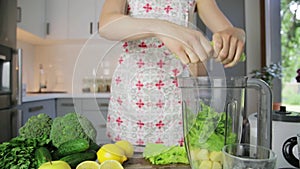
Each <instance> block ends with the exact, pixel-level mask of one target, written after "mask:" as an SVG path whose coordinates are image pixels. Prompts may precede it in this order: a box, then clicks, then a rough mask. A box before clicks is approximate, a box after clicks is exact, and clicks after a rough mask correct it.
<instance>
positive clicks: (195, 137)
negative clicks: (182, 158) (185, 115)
mask: <svg viewBox="0 0 300 169" xmlns="http://www.w3.org/2000/svg"><path fill="white" fill-rule="evenodd" d="M200 104H201V111H199V112H198V114H197V116H196V118H194V119H193V120H192V121H190V122H189V124H188V125H189V129H188V133H187V136H186V137H188V144H189V145H190V147H198V148H204V149H208V150H209V151H221V149H222V148H223V146H224V144H225V137H226V135H227V138H226V142H227V144H231V143H234V142H235V141H236V134H235V133H232V132H230V131H231V126H232V124H231V123H232V119H230V117H227V118H226V113H225V112H221V113H218V112H216V111H215V110H214V109H213V108H211V107H209V106H207V105H205V104H204V103H200ZM226 123H227V125H226ZM226 127H227V133H226Z"/></svg>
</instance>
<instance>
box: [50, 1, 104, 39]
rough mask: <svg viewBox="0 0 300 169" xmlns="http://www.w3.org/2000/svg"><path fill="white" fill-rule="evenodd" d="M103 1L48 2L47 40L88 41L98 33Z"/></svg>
mask: <svg viewBox="0 0 300 169" xmlns="http://www.w3.org/2000/svg"><path fill="white" fill-rule="evenodd" d="M102 5H103V0H47V3H46V7H47V13H46V18H47V19H46V21H47V36H46V38H47V39H88V38H89V37H90V36H91V35H93V34H94V33H96V32H97V31H98V18H99V14H100V11H101V8H102Z"/></svg>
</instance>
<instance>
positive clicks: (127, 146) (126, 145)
mask: <svg viewBox="0 0 300 169" xmlns="http://www.w3.org/2000/svg"><path fill="white" fill-rule="evenodd" d="M115 144H116V145H117V146H119V147H121V148H122V149H123V150H124V151H125V155H126V156H127V157H132V156H133V153H134V148H133V145H132V144H131V143H130V142H129V141H126V140H120V141H117V142H116V143H115Z"/></svg>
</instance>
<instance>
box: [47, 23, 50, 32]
mask: <svg viewBox="0 0 300 169" xmlns="http://www.w3.org/2000/svg"><path fill="white" fill-rule="evenodd" d="M46 34H47V35H49V34H50V23H49V22H47V24H46Z"/></svg>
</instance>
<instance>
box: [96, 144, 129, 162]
mask: <svg viewBox="0 0 300 169" xmlns="http://www.w3.org/2000/svg"><path fill="white" fill-rule="evenodd" d="M97 159H98V161H99V162H100V163H103V162H104V161H107V160H116V161H118V162H120V163H121V164H122V163H123V162H124V161H126V160H127V157H126V156H125V152H124V150H123V149H122V148H120V147H119V146H117V145H115V144H105V145H103V146H102V147H101V148H100V149H99V150H98V152H97Z"/></svg>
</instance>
